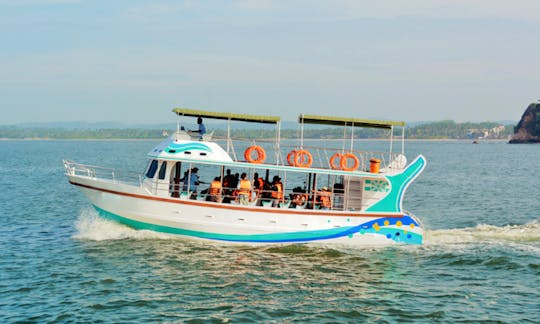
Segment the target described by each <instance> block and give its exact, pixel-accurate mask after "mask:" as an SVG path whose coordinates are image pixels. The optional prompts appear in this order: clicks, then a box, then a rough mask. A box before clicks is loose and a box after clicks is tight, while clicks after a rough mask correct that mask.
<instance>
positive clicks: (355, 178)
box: [143, 108, 407, 211]
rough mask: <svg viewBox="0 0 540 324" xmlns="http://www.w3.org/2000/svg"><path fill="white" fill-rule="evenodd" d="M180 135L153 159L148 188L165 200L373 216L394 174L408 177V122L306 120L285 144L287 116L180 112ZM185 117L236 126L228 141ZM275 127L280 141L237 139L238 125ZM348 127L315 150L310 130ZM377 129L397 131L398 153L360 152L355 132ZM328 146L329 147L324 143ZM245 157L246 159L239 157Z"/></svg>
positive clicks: (303, 117) (146, 181) (155, 151)
mask: <svg viewBox="0 0 540 324" xmlns="http://www.w3.org/2000/svg"><path fill="white" fill-rule="evenodd" d="M173 112H174V113H175V114H177V115H178V117H179V121H178V125H177V130H176V132H175V133H174V134H172V135H171V136H170V137H169V138H167V139H166V140H165V141H163V142H162V143H160V144H159V145H158V146H156V147H155V148H154V149H153V150H152V151H150V152H149V153H148V156H149V162H148V166H147V168H146V170H145V173H144V181H143V187H144V188H145V189H146V190H147V191H148V192H149V193H151V194H153V195H156V196H161V197H168V198H177V199H184V200H195V201H199V202H204V203H216V204H225V203H227V204H235V205H247V206H250V207H260V208H293V209H314V210H340V211H369V209H370V207H371V206H373V205H374V204H376V203H377V202H378V201H380V200H381V198H382V197H384V196H385V195H387V193H388V192H389V191H390V189H391V188H390V187H391V183H390V181H388V178H387V176H391V175H392V174H395V173H398V172H401V171H403V169H404V168H405V165H406V163H407V160H406V159H405V156H404V154H403V153H404V152H403V149H404V148H403V141H404V131H402V135H401V141H402V145H401V152H399V153H394V152H392V149H393V138H394V128H395V127H398V126H400V127H402V129H403V128H404V125H405V124H404V123H403V122H387V121H374V120H366V119H355V118H339V117H329V116H315V115H305V114H302V115H300V116H299V118H298V122H299V127H300V129H299V132H300V138H299V139H298V141H296V142H294V143H291V142H290V141H284V142H282V141H281V140H280V118H279V117H273V116H258V115H245V114H232V113H214V112H206V111H200V110H192V109H186V108H177V109H174V110H173ZM184 117H200V118H212V119H222V120H226V121H227V122H228V124H227V125H228V126H227V135H226V137H225V138H216V137H215V136H213V132H211V133H206V134H200V133H191V132H189V131H186V130H185V129H184V127H182V120H183V118H184ZM231 121H242V122H250V123H262V124H273V125H274V126H275V130H276V132H275V134H276V137H275V140H258V141H255V140H247V141H245V140H244V141H242V140H233V139H232V138H231V131H230V122H231ZM306 124H322V125H333V126H342V127H344V128H345V129H348V130H349V131H350V138H345V137H346V136H347V137H348V136H349V135H348V134H347V133H346V132H344V138H343V143H347V144H348V145H347V147H346V145H345V144H342V145H341V147H339V145H334V146H332V145H329V146H328V147H326V146H323V145H316V146H310V145H308V143H307V142H306V141H305V140H304V125H306ZM357 127H369V128H380V129H386V130H388V131H389V133H390V141H389V143H390V150H389V151H386V152H369V151H359V150H356V149H355V148H354V129H355V128H357ZM321 142H323V141H321ZM238 152H240V154H237V153H238Z"/></svg>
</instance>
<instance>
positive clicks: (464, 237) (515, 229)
mask: <svg viewBox="0 0 540 324" xmlns="http://www.w3.org/2000/svg"><path fill="white" fill-rule="evenodd" d="M424 242H425V244H426V245H442V244H463V243H481V242H484V243H489V242H499V243H505V242H514V243H538V242H540V223H539V222H538V221H536V220H535V221H532V222H529V223H527V224H524V225H506V226H502V227H498V226H494V225H486V224H480V225H477V226H475V227H467V228H457V229H441V230H433V231H430V230H428V231H426V238H425V241H424Z"/></svg>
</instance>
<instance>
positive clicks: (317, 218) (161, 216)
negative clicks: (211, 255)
mask: <svg viewBox="0 0 540 324" xmlns="http://www.w3.org/2000/svg"><path fill="white" fill-rule="evenodd" d="M69 181H70V183H72V184H74V185H76V186H78V187H79V188H80V189H81V190H82V192H83V193H84V194H85V195H86V196H87V197H88V199H89V200H90V201H91V203H92V204H93V206H94V207H95V208H96V209H97V210H98V212H99V213H100V215H102V216H103V217H105V218H109V219H112V220H114V221H117V222H120V223H123V224H126V225H128V226H131V227H133V228H136V229H147V230H153V231H158V232H164V233H170V234H176V235H181V236H186V237H191V238H196V239H202V240H215V241H221V242H229V243H243V244H272V243H301V242H319V243H324V244H327V243H338V244H346V245H364V246H370V245H391V244H396V243H408V244H421V243H422V238H423V229H422V227H421V226H420V225H421V224H420V223H419V221H418V220H417V219H416V218H415V217H414V216H412V215H407V214H406V213H384V212H371V213H361V212H354V211H327V210H308V209H304V210H300V209H293V208H276V207H255V206H240V205H232V204H221V203H213V202H205V201H196V200H183V199H178V198H169V197H160V196H156V195H153V194H151V193H149V192H147V191H146V190H145V189H144V187H142V186H133V185H128V184H119V183H115V182H113V181H110V180H103V179H99V178H93V177H86V176H79V175H69Z"/></svg>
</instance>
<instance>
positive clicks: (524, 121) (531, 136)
mask: <svg viewBox="0 0 540 324" xmlns="http://www.w3.org/2000/svg"><path fill="white" fill-rule="evenodd" d="M521 143H540V103H532V104H530V105H529V107H527V110H525V112H524V113H523V116H522V117H521V120H520V121H519V123H518V124H517V126H516V128H514V135H512V138H511V139H510V144H521Z"/></svg>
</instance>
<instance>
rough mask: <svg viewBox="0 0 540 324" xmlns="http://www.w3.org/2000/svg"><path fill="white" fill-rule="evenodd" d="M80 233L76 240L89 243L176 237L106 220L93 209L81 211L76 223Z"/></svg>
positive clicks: (76, 235) (75, 236) (77, 234)
mask: <svg viewBox="0 0 540 324" xmlns="http://www.w3.org/2000/svg"><path fill="white" fill-rule="evenodd" d="M75 228H76V229H77V231H78V233H76V234H75V235H73V238H74V239H78V240H89V241H104V240H123V239H139V240H143V239H171V238H175V236H174V235H169V234H164V233H158V232H154V231H147V230H136V229H133V228H130V227H128V226H124V225H122V224H119V223H116V222H113V221H109V220H106V219H104V218H102V217H100V216H99V214H98V212H97V211H96V210H95V209H93V208H87V209H83V210H81V212H80V214H79V218H78V219H77V220H76V221H75Z"/></svg>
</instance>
